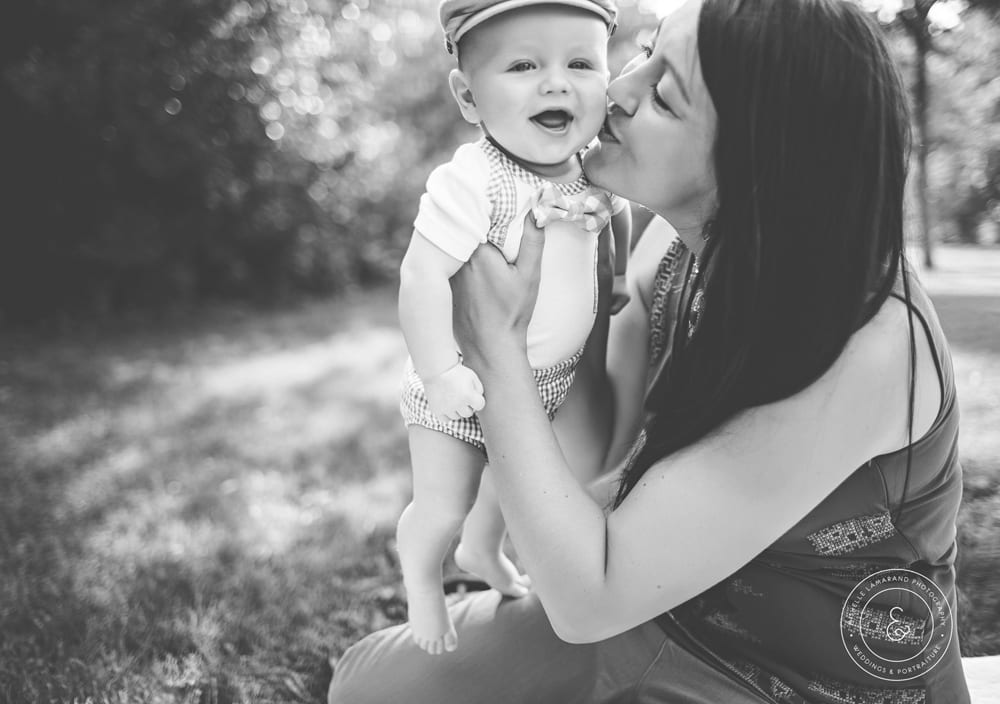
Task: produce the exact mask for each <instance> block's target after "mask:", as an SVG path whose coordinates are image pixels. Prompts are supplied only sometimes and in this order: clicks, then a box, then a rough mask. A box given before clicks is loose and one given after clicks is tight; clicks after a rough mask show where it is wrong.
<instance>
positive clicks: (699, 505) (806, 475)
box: [456, 243, 940, 642]
mask: <svg viewBox="0 0 1000 704" xmlns="http://www.w3.org/2000/svg"><path fill="white" fill-rule="evenodd" d="M533 248H535V245H534V244H531V243H529V247H528V248H527V249H528V250H529V252H528V255H527V257H526V259H528V261H527V262H525V263H524V264H523V268H524V271H522V272H520V273H519V272H518V271H517V269H518V268H517V267H508V266H507V265H506V263H504V262H502V261H497V260H496V259H495V258H491V257H492V254H491V253H488V252H486V253H483V254H484V255H485V256H484V257H480V256H479V255H478V254H477V255H476V256H474V257H473V266H472V267H471V268H470V271H469V272H468V276H466V275H463V273H462V272H460V274H459V275H458V277H457V281H458V283H459V285H460V286H468V285H471V284H472V283H475V284H476V286H477V287H478V286H479V285H482V284H483V283H484V282H486V286H487V288H489V287H492V286H504V287H509V290H510V291H514V290H521V289H524V290H525V292H524V293H523V295H522V299H526V298H531V297H533V295H534V294H533V292H532V291H531V290H530V286H531V282H532V280H533V275H530V274H527V273H525V272H527V271H528V270H530V269H531V267H532V266H536V261H537V260H536V257H537V256H540V255H538V254H537V253H535V252H532V251H530V250H532V249H533ZM537 249H540V247H537ZM512 270H513V271H514V273H513V276H515V277H521V278H520V279H519V280H518V281H516V282H513V283H512V282H511V281H509V280H507V281H503V279H504V277H509V276H511V275H512V274H511V271H512ZM464 271H465V270H463V272H464ZM494 277H496V278H495V279H494ZM491 279H493V280H492V281H491ZM501 282H502V283H501ZM535 285H537V283H536V284H535ZM511 297H512V299H514V303H513V305H512V306H511V307H508V308H506V309H502V310H497V309H496V308H497V306H500V307H502V304H497V303H495V302H496V301H502V300H504V299H503V298H502V296H498V295H489V296H486V297H483V296H482V292H481V291H480V292H479V293H472V292H470V291H466V292H465V293H463V295H462V296H461V299H462V300H463V301H470V300H472V301H474V300H485V299H486V298H488V299H489V300H490V301H491V302H490V303H488V304H485V305H478V304H476V303H475V302H473V303H471V304H470V305H472V306H473V307H474V308H475V310H474V311H473V310H469V309H466V308H465V307H464V305H463V306H461V307H460V308H459V314H458V316H457V318H456V321H457V324H458V326H459V328H460V329H461V331H462V343H463V349H464V350H467V354H466V360H467V363H469V364H470V365H471V366H472V367H473V368H474V369H475V370H476V371H477V372H478V373H479V375H480V378H481V379H482V381H483V384H484V386H485V388H486V396H487V399H488V400H487V405H486V409H485V410H484V411H483V412H482V413H481V414H480V419H481V421H482V424H483V428H484V432H485V435H486V442H487V447H488V449H489V451H490V457H491V466H492V470H493V472H494V479H495V483H496V488H497V494H498V496H499V499H500V503H501V505H502V507H503V510H504V515H505V517H506V519H507V524H508V527H509V529H510V532H511V536H512V538H513V539H514V542H515V543H516V544H517V546H518V554H519V555H520V556H521V558H522V559H523V561H524V563H525V567H526V568H527V571H528V572H529V573H530V574H531V575H532V582H533V585H534V589H535V590H536V591H537V593H538V595H539V597H540V599H541V600H542V603H543V605H544V606H545V610H546V613H547V614H548V616H549V619H550V621H551V622H552V625H553V627H554V628H555V630H556V632H557V633H558V634H559V635H560V636H561V637H563V638H564V639H566V640H569V641H574V642H586V641H595V640H600V639H604V638H607V637H610V636H612V635H615V634H617V633H620V632H622V631H624V630H627V629H628V628H631V627H633V626H635V625H637V624H639V623H642V622H644V621H646V620H648V619H650V618H653V617H655V616H656V615H658V614H660V613H662V612H664V611H666V610H668V609H670V608H673V607H675V606H677V605H678V604H680V603H682V602H684V601H685V600H687V599H688V598H690V597H691V596H694V595H696V594H698V593H700V592H702V591H704V590H705V589H707V588H708V587H710V586H712V585H713V584H715V583H717V582H718V581H720V580H721V579H723V578H725V577H726V576H728V575H729V574H732V573H733V572H734V571H736V570H737V569H739V568H740V567H741V566H742V565H744V564H745V563H746V562H748V561H749V560H750V559H752V558H753V557H754V556H755V555H757V554H759V553H760V552H761V551H762V550H764V549H765V548H766V547H767V546H768V545H770V544H771V543H772V542H773V541H774V540H775V539H777V538H778V537H779V536H780V535H781V534H782V533H784V532H785V531H786V530H788V529H789V528H790V527H791V526H792V525H794V524H795V523H796V522H797V521H798V520H800V519H801V518H802V517H803V516H804V515H805V514H806V513H808V512H809V511H810V510H812V508H814V507H815V506H816V505H817V504H818V503H819V502H820V501H822V500H823V498H824V497H826V496H827V495H828V494H829V493H830V492H831V491H833V489H834V488H836V486H837V485H838V484H840V482H842V481H843V480H844V479H845V478H846V477H847V476H848V475H849V474H850V473H851V472H852V471H853V470H854V469H855V468H856V467H858V466H860V465H861V464H863V463H864V462H866V461H867V460H868V459H869V458H871V457H873V456H876V455H879V454H882V453H884V452H888V451H892V450H894V449H897V448H898V447H899V446H900V445H901V444H903V443H905V438H906V432H905V417H906V413H905V404H906V399H907V388H908V385H907V379H908V375H907V367H908V365H907V357H908V349H909V348H908V338H907V325H906V315H905V311H904V310H903V307H902V305H900V304H898V303H897V302H895V301H893V300H890V301H889V302H888V303H887V304H886V305H885V306H883V310H882V311H881V312H880V313H879V314H878V315H877V316H876V317H875V319H874V320H872V321H871V322H870V323H869V324H868V325H866V326H865V327H864V328H863V329H862V330H861V331H859V332H858V333H857V334H856V335H855V336H854V337H853V338H852V339H851V341H850V342H849V344H848V345H847V348H846V349H845V350H844V352H843V354H842V355H841V357H840V358H839V359H838V360H837V362H836V363H835V364H834V365H833V367H832V368H831V369H830V370H829V371H828V372H827V373H826V374H824V375H823V377H821V378H820V379H819V380H818V381H816V382H815V383H814V384H812V385H811V386H809V387H808V388H807V389H805V390H803V391H802V392H800V393H798V394H796V395H795V396H793V397H791V398H788V399H785V400H783V401H779V402H776V403H772V404H769V405H767V406H761V407H758V408H753V409H749V410H746V411H744V412H742V413H741V414H739V415H738V416H737V417H735V418H733V419H732V420H730V421H729V422H727V423H725V424H724V425H723V426H722V427H720V428H719V429H718V430H717V431H716V432H714V433H713V434H712V435H710V436H709V437H706V438H704V439H703V440H701V441H699V442H698V443H696V444H694V445H692V446H690V447H688V448H686V449H685V450H683V451H681V452H678V453H675V454H674V455H672V456H670V457H668V458H666V459H665V460H663V461H662V462H660V463H659V464H658V465H656V466H654V467H653V468H652V469H650V471H649V472H648V473H647V475H646V477H645V478H644V479H643V480H642V481H641V482H640V483H639V484H638V485H637V486H636V487H635V489H634V490H633V491H632V493H631V494H630V495H629V497H628V498H627V499H626V501H625V502H624V503H623V504H622V506H620V507H619V508H618V509H617V510H615V511H614V512H613V513H611V514H610V515H609V516H605V513H604V512H603V511H602V507H601V506H600V505H599V504H598V503H597V502H595V501H594V500H593V498H592V497H591V496H590V495H589V494H588V492H587V491H586V490H585V489H583V488H582V487H580V485H579V484H578V483H577V482H576V480H575V479H574V477H573V474H572V472H570V470H569V468H568V467H567V465H566V463H565V461H564V460H563V458H562V455H561V453H560V451H559V447H558V445H557V444H556V442H555V439H554V437H553V434H552V431H551V429H550V427H549V424H548V423H547V420H546V417H545V414H544V411H543V410H542V407H541V404H540V402H539V400H538V394H537V391H536V390H535V386H534V381H533V379H532V376H531V371H530V368H529V367H528V365H527V361H526V358H525V349H524V341H523V326H525V325H526V321H525V320H524V319H523V318H524V315H525V314H524V312H523V310H528V311H530V306H528V307H526V308H525V301H524V300H522V301H520V302H518V301H517V300H516V299H517V298H518V296H516V295H513V294H511ZM532 300H533V299H532ZM518 308H522V309H523V310H521V311H517V310H515V309H518ZM470 317H472V318H475V319H477V320H478V321H479V323H480V325H479V327H480V328H482V329H484V330H486V331H488V332H486V333H484V334H483V335H481V336H480V337H478V338H477V337H476V334H475V333H474V330H473V329H472V326H470V325H468V324H467V323H468V319H469V318H470ZM459 320H461V321H462V322H461V323H458V321H459ZM918 349H922V352H921V354H920V355H919V357H918V367H917V375H918V376H917V378H918V381H919V383H918V389H919V390H918V394H917V410H918V412H917V422H916V427H915V429H914V430H915V432H916V433H918V434H920V433H922V432H923V431H924V430H926V428H927V427H928V426H929V424H930V419H931V418H932V417H933V415H934V413H935V412H936V410H937V404H939V401H940V399H939V389H938V387H937V378H936V374H935V372H934V367H933V363H932V362H931V361H930V357H929V352H928V351H927V343H926V340H923V339H922V336H918Z"/></svg>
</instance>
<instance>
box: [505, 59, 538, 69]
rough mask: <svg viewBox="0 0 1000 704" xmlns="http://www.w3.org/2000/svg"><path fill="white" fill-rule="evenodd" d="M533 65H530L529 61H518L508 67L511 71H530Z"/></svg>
mask: <svg viewBox="0 0 1000 704" xmlns="http://www.w3.org/2000/svg"><path fill="white" fill-rule="evenodd" d="M532 68H534V66H532V65H531V62H530V61H518V62H517V63H516V64H514V65H513V66H511V67H510V70H511V71H530V70H531V69H532Z"/></svg>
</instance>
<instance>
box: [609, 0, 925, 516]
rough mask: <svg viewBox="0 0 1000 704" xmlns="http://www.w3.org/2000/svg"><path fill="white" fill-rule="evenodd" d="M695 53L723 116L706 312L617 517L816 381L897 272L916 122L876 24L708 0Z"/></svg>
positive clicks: (654, 391) (634, 463)
mask: <svg viewBox="0 0 1000 704" xmlns="http://www.w3.org/2000/svg"><path fill="white" fill-rule="evenodd" d="M698 51H699V56H700V59H701V69H702V73H703V75H704V79H705V84H706V85H707V87H708V90H709V93H710V95H711V97H712V101H713V102H714V104H715V109H716V112H717V114H718V131H717V133H716V140H715V150H714V164H715V177H716V182H717V186H718V206H717V210H716V212H715V214H714V217H713V218H712V220H711V222H710V224H709V226H708V229H707V231H706V237H707V243H706V248H705V251H704V252H703V253H702V255H701V259H702V261H701V262H700V270H701V272H702V274H700V276H701V277H703V278H704V281H703V282H689V285H697V284H698V283H703V284H704V294H703V299H702V308H701V311H700V314H699V316H698V322H697V327H696V328H695V329H694V333H693V334H692V335H691V337H690V338H688V337H687V336H686V335H685V334H676V335H674V341H673V345H672V348H671V349H670V351H669V353H670V355H671V356H670V360H669V362H668V364H667V365H666V367H665V368H664V369H663V371H662V373H661V374H660V377H659V378H658V379H657V380H656V382H655V383H654V385H653V387H652V388H651V390H650V392H649V394H648V396H647V402H646V404H647V405H646V408H647V421H646V425H645V432H644V434H643V437H644V442H643V443H641V444H639V445H637V447H636V448H635V449H634V452H633V457H632V459H631V460H630V462H629V463H628V466H627V467H626V470H625V473H624V475H623V477H622V483H621V485H620V488H619V493H618V497H617V499H616V501H615V503H616V505H617V504H619V503H621V501H622V500H623V499H624V497H625V496H626V495H627V494H628V492H629V491H630V490H631V489H632V487H634V486H635V485H636V483H637V482H638V481H639V479H640V478H641V477H642V475H643V473H644V472H645V471H646V470H647V469H648V468H649V467H650V466H651V465H652V464H654V463H655V462H656V461H658V460H659V459H661V458H663V457H665V456H666V455H669V454H670V453H671V452H674V451H676V450H678V449H680V448H682V447H684V446H686V445H689V444H690V443H692V442H694V441H696V440H698V439H699V438H702V437H704V436H705V435H706V434H708V433H709V432H711V431H712V430H713V429H714V428H716V427H717V426H719V424H720V423H722V422H724V421H725V420H727V419H728V418H730V417H732V416H733V415H734V414H735V413H737V412H739V411H740V410H743V409H745V408H749V407H752V406H757V405H761V404H764V403H768V402H772V401H776V400H779V399H782V398H786V397H788V396H790V395H792V394H794V393H796V392H798V391H800V390H802V389H803V388H805V387H806V386H808V385H809V384H811V383H812V382H813V381H815V380H816V379H818V378H819V377H820V376H821V375H822V374H823V373H824V372H825V371H827V370H828V369H829V368H830V366H831V365H832V364H833V362H834V361H835V360H836V359H837V357H838V356H839V355H840V353H841V352H842V351H843V349H844V347H845V345H846V343H847V341H848V338H849V337H850V336H851V334H852V333H853V332H855V331H856V330H857V329H858V328H859V327H860V326H861V325H863V324H864V323H865V322H866V321H867V320H868V319H870V318H871V316H872V315H874V313H875V311H877V310H878V308H879V307H880V306H881V305H882V303H883V302H884V301H885V299H886V298H887V296H888V295H889V293H890V292H891V290H892V287H893V285H894V283H895V281H896V278H897V275H898V274H899V269H900V267H901V262H902V261H903V189H904V182H905V178H906V162H907V156H908V151H909V122H908V118H907V108H906V102H905V95H904V92H903V88H902V84H901V81H900V79H899V76H898V74H897V72H896V69H895V65H894V63H893V61H892V59H891V58H890V56H889V54H888V51H887V49H886V46H885V43H884V40H883V38H882V35H881V31H880V30H879V28H878V26H877V25H876V24H875V22H874V21H873V20H872V19H871V18H870V17H869V16H868V15H866V14H865V12H864V11H863V10H861V9H860V8H858V7H857V6H856V5H854V4H853V3H851V2H848V1H846V0H705V2H704V4H703V6H702V9H701V16H700V20H699V28H698ZM904 276H905V274H904ZM689 300H690V297H689ZM678 315H679V316H681V318H682V319H683V318H684V317H686V316H689V315H690V311H680V312H679V313H678ZM684 327H686V326H684ZM911 346H912V342H911ZM911 385H912V380H911ZM911 393H912V392H911ZM911 415H912V399H911ZM911 425H912V420H911Z"/></svg>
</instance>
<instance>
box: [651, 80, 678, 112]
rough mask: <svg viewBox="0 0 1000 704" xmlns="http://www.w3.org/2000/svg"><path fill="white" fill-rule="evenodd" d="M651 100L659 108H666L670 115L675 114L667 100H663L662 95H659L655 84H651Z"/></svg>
mask: <svg viewBox="0 0 1000 704" xmlns="http://www.w3.org/2000/svg"><path fill="white" fill-rule="evenodd" d="M653 102H654V103H655V104H656V106H657V107H658V108H660V109H661V110H666V111H667V112H669V113H670V114H671V115H674V114H676V113H674V111H673V110H671V109H670V105H668V104H667V101H665V100H664V99H663V98H662V97H660V93H659V91H657V90H656V86H655V85H654V86H653Z"/></svg>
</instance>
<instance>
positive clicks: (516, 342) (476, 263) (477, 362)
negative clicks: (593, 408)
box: [451, 214, 545, 369]
mask: <svg viewBox="0 0 1000 704" xmlns="http://www.w3.org/2000/svg"><path fill="white" fill-rule="evenodd" d="M544 246H545V233H544V232H543V231H542V230H540V229H539V228H537V227H535V223H534V221H533V220H532V219H531V215H530V214H529V215H528V216H526V217H525V221H524V237H523V239H522V240H521V248H520V251H519V253H518V257H517V261H516V262H515V263H513V264H508V263H507V261H506V260H505V259H504V258H503V254H501V253H500V251H499V250H498V249H497V248H496V247H494V246H492V245H486V246H482V245H481V246H480V247H479V248H478V249H477V250H476V251H475V252H473V253H472V256H471V257H470V258H469V261H468V262H467V263H466V264H465V265H464V266H463V267H462V268H461V269H459V270H458V272H457V273H456V274H455V275H454V276H452V277H451V289H452V300H453V307H454V331H455V340H456V342H458V346H459V349H461V350H462V354H463V356H464V357H465V361H466V363H467V364H469V365H470V366H472V367H473V368H477V369H478V368H479V367H480V366H481V365H482V364H484V363H485V364H487V365H488V364H489V362H490V361H491V360H492V359H495V358H496V357H497V355H501V354H511V353H513V352H515V351H520V353H521V356H522V357H524V356H525V355H526V353H527V330H528V322H529V321H530V320H531V314H532V312H533V311H534V310H535V299H536V298H537V296H538V281H539V273H540V270H541V263H542V249H543V248H544Z"/></svg>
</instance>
